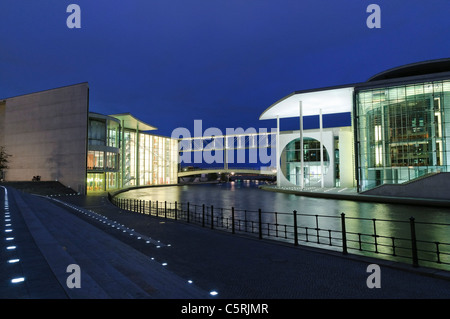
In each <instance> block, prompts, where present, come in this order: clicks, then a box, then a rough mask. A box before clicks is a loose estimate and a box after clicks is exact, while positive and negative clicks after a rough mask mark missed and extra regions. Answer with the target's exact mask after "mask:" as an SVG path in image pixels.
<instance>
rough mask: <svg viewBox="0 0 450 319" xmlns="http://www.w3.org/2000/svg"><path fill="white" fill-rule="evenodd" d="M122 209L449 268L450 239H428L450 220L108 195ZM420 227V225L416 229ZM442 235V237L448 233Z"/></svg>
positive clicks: (444, 228) (445, 228)
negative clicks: (269, 209) (220, 205)
mask: <svg viewBox="0 0 450 319" xmlns="http://www.w3.org/2000/svg"><path fill="white" fill-rule="evenodd" d="M110 200H111V202H112V203H113V204H114V205H116V206H117V207H119V208H120V209H123V210H125V211H130V212H136V213H140V214H144V215H152V216H156V217H160V218H169V219H173V220H178V221H183V222H187V223H193V224H197V225H201V226H202V227H208V228H211V229H219V230H224V231H228V232H231V233H232V234H247V235H251V236H255V237H258V238H259V239H263V238H264V239H274V240H281V241H283V242H287V243H292V244H293V245H295V246H297V245H299V244H303V245H309V246H315V247H320V248H326V249H332V250H336V251H340V252H342V253H343V254H347V253H349V252H350V251H351V252H352V253H356V254H363V255H366V256H372V257H382V258H387V259H390V260H396V261H401V262H410V263H411V264H412V265H413V266H414V267H418V266H419V264H421V265H423V266H428V267H432V268H440V269H444V270H450V242H447V241H446V242H443V241H436V240H433V239H427V237H430V234H436V233H442V234H449V233H450V224H444V223H431V222H418V221H416V220H415V219H414V218H413V217H411V218H410V219H409V220H387V219H375V218H359V217H348V216H346V215H345V214H344V213H342V214H341V215H340V216H328V215H313V214H303V213H298V212H297V211H293V212H292V213H283V212H263V211H262V210H261V209H259V210H257V211H254V210H253V211H252V210H242V209H236V208H234V207H230V208H217V207H214V206H213V205H204V204H203V205H196V204H192V203H189V202H187V203H177V202H175V203H168V202H166V201H164V202H161V201H144V200H138V199H129V198H118V197H114V196H110ZM418 228H420V231H418ZM444 236H445V235H443V236H440V237H442V238H446V237H444Z"/></svg>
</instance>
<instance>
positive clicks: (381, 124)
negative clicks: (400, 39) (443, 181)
mask: <svg viewBox="0 0 450 319" xmlns="http://www.w3.org/2000/svg"><path fill="white" fill-rule="evenodd" d="M336 113H343V114H348V116H349V117H350V118H351V121H350V122H351V125H349V126H347V127H336V128H327V129H323V128H320V129H319V130H303V129H302V124H301V123H302V121H303V117H304V116H319V117H320V123H321V122H322V115H323V114H336ZM289 117H298V118H299V119H300V122H299V123H300V124H299V130H298V131H295V132H281V131H280V119H282V118H289ZM260 119H261V120H263V119H277V126H278V137H277V139H278V141H277V145H279V146H280V147H279V149H280V150H279V151H277V161H278V163H277V164H278V175H277V180H278V182H277V183H278V186H301V187H307V186H316V187H317V186H321V187H356V188H357V190H358V191H359V192H365V191H369V190H372V189H375V188H377V187H379V186H382V185H404V184H406V183H410V182H412V181H417V180H419V179H423V178H425V177H427V176H428V175H432V174H436V173H441V172H450V59H440V60H433V61H425V62H420V63H414V64H410V65H406V66H401V67H398V68H394V69H390V70H387V71H384V72H381V73H379V74H377V75H375V76H373V77H372V78H370V79H369V80H368V81H367V82H362V83H357V84H351V85H343V86H338V87H332V88H322V89H317V90H308V91H298V92H294V93H293V94H290V95H288V96H287V97H285V98H283V99H281V100H279V101H278V102H276V103H274V104H273V105H271V106H270V107H269V108H268V109H266V110H265V111H264V112H263V114H262V115H261V116H260ZM318 132H319V133H318ZM302 140H303V142H302V143H301V141H302ZM333 141H334V144H333ZM300 144H303V145H302V146H303V147H302V146H301V145H300ZM301 149H303V150H302V154H303V155H300V150H301ZM319 160H320V161H321V162H320V165H319ZM302 168H303V169H302ZM319 182H320V183H319Z"/></svg>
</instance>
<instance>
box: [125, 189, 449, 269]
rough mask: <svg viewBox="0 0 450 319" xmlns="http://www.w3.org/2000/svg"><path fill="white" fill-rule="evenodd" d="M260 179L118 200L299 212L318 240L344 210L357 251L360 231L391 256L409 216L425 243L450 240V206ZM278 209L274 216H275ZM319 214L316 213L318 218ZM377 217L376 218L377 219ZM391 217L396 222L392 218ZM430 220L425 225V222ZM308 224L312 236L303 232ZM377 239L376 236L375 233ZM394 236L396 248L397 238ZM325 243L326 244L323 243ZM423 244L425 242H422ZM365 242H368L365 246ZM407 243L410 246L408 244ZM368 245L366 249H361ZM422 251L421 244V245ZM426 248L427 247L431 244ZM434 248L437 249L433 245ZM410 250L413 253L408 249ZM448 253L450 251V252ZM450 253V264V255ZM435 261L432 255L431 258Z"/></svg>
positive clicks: (285, 217) (250, 215)
mask: <svg viewBox="0 0 450 319" xmlns="http://www.w3.org/2000/svg"><path fill="white" fill-rule="evenodd" d="M257 186H258V182H230V183H223V184H200V185H185V186H164V187H150V188H142V189H135V190H131V191H128V192H125V193H122V194H119V195H118V197H119V198H132V199H139V200H145V201H149V200H151V201H152V202H154V201H158V202H164V201H167V203H168V205H169V203H175V202H177V203H184V204H186V203H187V202H189V203H190V205H191V206H190V207H191V209H193V208H192V207H195V205H199V206H201V205H203V204H205V206H206V207H207V209H208V210H209V209H210V207H211V206H214V216H221V217H229V216H230V215H231V208H232V207H234V209H235V213H236V219H242V220H243V219H244V218H245V219H246V220H254V221H256V220H257V219H258V209H261V210H262V212H263V218H262V219H263V223H271V224H287V225H293V213H292V212H293V211H294V210H296V211H297V212H298V217H297V221H298V226H299V228H300V229H301V231H303V233H301V234H300V237H299V239H300V241H302V240H304V239H306V237H307V236H308V238H309V239H310V240H311V241H314V240H316V239H315V238H317V237H314V236H317V230H316V229H317V228H320V229H321V231H320V232H321V236H324V237H323V238H321V240H322V241H327V238H326V236H327V233H326V232H327V231H328V229H333V230H337V231H339V230H340V229H341V220H340V216H341V213H345V216H346V228H347V232H349V233H353V234H349V235H348V239H349V240H350V241H352V242H351V243H350V244H352V245H353V248H355V249H357V248H358V245H361V244H360V243H358V242H357V241H358V240H359V238H358V236H359V235H358V233H361V234H369V236H366V237H364V236H363V237H362V238H361V239H362V242H364V241H366V242H370V243H371V247H372V248H371V249H372V250H373V246H374V245H373V243H374V242H375V241H376V243H377V244H379V246H378V247H377V248H376V249H378V251H379V252H383V251H385V252H386V253H387V254H392V253H393V250H394V249H397V251H396V253H398V250H400V249H401V248H400V247H401V246H402V245H404V242H402V239H407V240H408V241H409V239H410V238H411V237H410V235H411V232H410V223H409V219H410V217H414V218H415V221H416V233H417V236H418V239H419V240H421V241H429V242H431V243H427V245H429V246H430V245H431V246H433V245H435V242H440V243H450V235H449V230H450V225H447V226H443V225H434V224H435V223H436V224H450V209H449V208H440V207H423V206H413V205H399V204H383V203H370V202H356V201H349V200H336V199H324V198H313V197H304V196H296V195H293V194H285V193H277V192H269V191H264V190H261V189H259V188H258V187H257ZM275 212H276V214H275ZM316 215H317V216H316ZM373 219H376V221H373ZM392 220H395V221H398V222H394V223H393V222H391V221H392ZM421 223H426V224H421ZM306 227H308V230H307V232H308V235H306V234H305V231H306ZM375 233H376V235H377V236H380V237H377V238H375V237H374V236H373V234H375ZM392 237H395V246H398V247H395V248H392V246H393V239H392ZM321 244H323V242H321ZM419 244H422V243H419ZM362 245H363V246H364V244H362ZM407 245H410V243H408V244H407ZM363 248H364V247H363ZM419 249H420V247H419ZM427 249H428V248H427ZM429 249H431V250H433V249H434V248H433V247H431V248H429ZM440 249H442V251H443V252H444V251H445V252H446V253H450V245H441V246H440ZM407 253H408V254H409V253H410V249H408V251H407ZM448 256H450V255H448ZM448 256H447V257H446V258H447V260H448V262H450V260H449V259H450V258H449V257H448ZM430 258H431V259H432V260H434V258H435V257H434V256H433V257H430Z"/></svg>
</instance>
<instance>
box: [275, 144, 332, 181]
mask: <svg viewBox="0 0 450 319" xmlns="http://www.w3.org/2000/svg"><path fill="white" fill-rule="evenodd" d="M300 147H301V146H300V138H297V139H295V140H293V141H291V142H290V143H289V144H287V145H286V147H285V148H284V149H283V151H282V152H281V171H282V172H283V175H284V176H285V177H286V179H287V180H288V181H289V182H291V183H292V184H294V185H297V186H300V185H301V157H300V156H301V155H300ZM323 157H324V158H323V168H324V169H323V171H324V172H323V174H324V175H326V174H327V172H328V168H329V165H330V160H329V157H328V152H327V150H326V149H325V147H323ZM303 170H304V184H303V185H304V186H305V187H308V186H310V187H312V186H314V187H320V186H321V180H322V166H321V157H320V141H318V140H316V139H313V138H308V137H304V138H303Z"/></svg>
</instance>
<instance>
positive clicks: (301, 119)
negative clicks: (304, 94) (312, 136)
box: [299, 101, 305, 189]
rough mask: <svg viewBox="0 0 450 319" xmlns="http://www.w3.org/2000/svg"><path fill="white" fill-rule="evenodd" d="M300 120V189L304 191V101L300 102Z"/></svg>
mask: <svg viewBox="0 0 450 319" xmlns="http://www.w3.org/2000/svg"><path fill="white" fill-rule="evenodd" d="M299 118H300V171H301V172H300V187H301V189H303V187H304V184H305V176H304V175H305V168H304V166H305V165H304V159H303V157H304V155H303V107H302V101H300V102H299Z"/></svg>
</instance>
